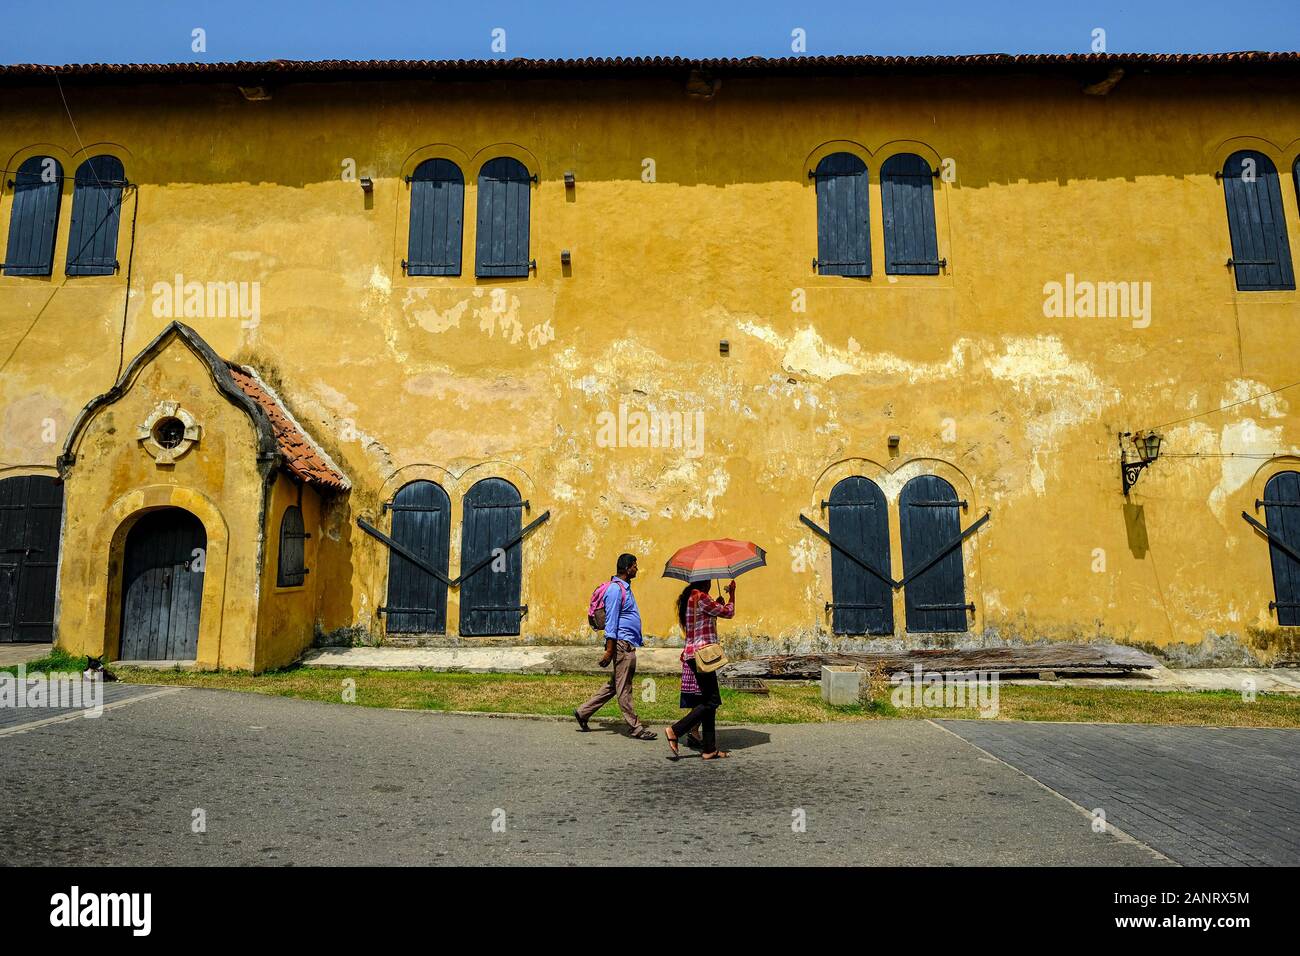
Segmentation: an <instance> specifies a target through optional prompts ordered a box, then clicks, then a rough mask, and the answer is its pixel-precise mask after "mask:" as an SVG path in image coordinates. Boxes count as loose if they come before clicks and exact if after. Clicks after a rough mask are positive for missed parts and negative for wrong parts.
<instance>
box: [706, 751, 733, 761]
mask: <svg viewBox="0 0 1300 956" xmlns="http://www.w3.org/2000/svg"><path fill="white" fill-rule="evenodd" d="M730 756H731V751H730V750H715V751H713V753H711V754H700V759H701V760H721V759H722V758H723V757H730Z"/></svg>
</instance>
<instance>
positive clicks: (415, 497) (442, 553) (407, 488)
mask: <svg viewBox="0 0 1300 956" xmlns="http://www.w3.org/2000/svg"><path fill="white" fill-rule="evenodd" d="M389 507H390V508H391V509H392V512H393V526H392V538H393V540H394V541H396V542H397V543H398V544H400V545H402V546H403V547H404V548H406V550H408V551H410V552H412V553H414V554H415V555H416V556H417V557H419V558H421V559H423V560H424V561H425V562H426V563H428V564H431V565H432V566H433V567H435V568H437V569H438V570H439V571H441V572H442V573H443V574H446V573H447V567H448V555H449V554H450V551H451V499H450V498H448V497H447V492H445V491H443V490H442V487H441V486H439V485H437V484H435V483H434V482H432V481H413V482H411V483H410V484H408V485H403V486H402V488H401V489H400V490H399V491H398V492H397V494H396V495H395V496H394V497H393V503H392V504H391V505H390V506H389ZM384 613H385V614H386V615H387V624H386V629H387V631H388V633H389V634H443V633H446V630H447V585H446V583H445V582H443V581H442V580H440V579H439V578H437V577H435V576H434V575H432V574H430V573H429V572H427V571H425V570H424V569H423V568H421V567H418V566H417V565H415V564H412V563H411V562H410V561H408V560H406V558H404V557H402V556H401V555H400V554H398V553H397V552H396V551H393V550H392V549H389V552H388V604H387V606H386V608H385V611H384Z"/></svg>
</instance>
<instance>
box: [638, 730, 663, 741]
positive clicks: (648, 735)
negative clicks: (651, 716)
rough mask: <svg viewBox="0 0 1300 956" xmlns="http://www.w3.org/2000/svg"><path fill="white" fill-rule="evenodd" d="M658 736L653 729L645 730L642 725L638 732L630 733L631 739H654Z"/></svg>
mask: <svg viewBox="0 0 1300 956" xmlns="http://www.w3.org/2000/svg"><path fill="white" fill-rule="evenodd" d="M658 736H659V735H658V734H657V733H655V732H654V731H653V730H646V728H644V727H642V728H641V732H640V733H636V734H633V735H632V739H633V740H654V739H655V738H656V737H658Z"/></svg>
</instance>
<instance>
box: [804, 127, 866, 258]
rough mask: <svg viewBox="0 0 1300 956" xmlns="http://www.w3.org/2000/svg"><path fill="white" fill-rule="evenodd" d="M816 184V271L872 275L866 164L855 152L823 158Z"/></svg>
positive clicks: (815, 177) (814, 176)
mask: <svg viewBox="0 0 1300 956" xmlns="http://www.w3.org/2000/svg"><path fill="white" fill-rule="evenodd" d="M813 179H814V180H815V181H816V184H817V274H818V275H824V276H869V275H871V217H870V207H869V203H868V194H867V164H866V163H864V162H863V161H862V160H861V159H860V158H858V157H857V156H854V155H853V154H852V153H831V154H830V155H829V156H824V157H822V160H821V162H819V163H818V164H817V168H816V169H815V170H814V171H813Z"/></svg>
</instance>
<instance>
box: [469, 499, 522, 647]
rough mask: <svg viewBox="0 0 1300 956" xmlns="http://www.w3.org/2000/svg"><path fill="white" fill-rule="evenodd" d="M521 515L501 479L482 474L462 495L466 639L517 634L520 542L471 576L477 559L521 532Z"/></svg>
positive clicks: (517, 500) (516, 503)
mask: <svg viewBox="0 0 1300 956" xmlns="http://www.w3.org/2000/svg"><path fill="white" fill-rule="evenodd" d="M522 519H523V502H522V501H521V500H520V498H519V492H518V491H517V490H516V489H515V486H514V485H512V484H510V482H508V481H505V480H504V479H501V478H484V479H483V480H482V481H479V482H476V483H475V484H474V486H473V487H472V488H470V490H469V492H468V493H466V495H465V513H464V517H463V519H462V524H461V538H460V566H461V574H462V575H465V574H469V576H468V577H467V578H465V579H464V580H463V581H461V584H460V633H461V635H462V636H464V637H486V636H490V635H493V636H494V635H507V634H518V633H519V620H520V618H521V616H522V615H523V611H524V609H523V607H522V605H520V603H519V602H520V591H521V586H522V582H523V545H522V544H520V543H518V542H516V543H515V544H514V545H513V546H512V547H510V548H506V550H505V553H504V555H503V556H502V557H501V560H502V561H504V568H503V569H501V564H500V563H499V562H498V563H497V567H498V568H499V569H500V570H497V569H494V568H493V567H492V562H489V563H487V564H485V565H484V566H483V567H481V568H479V569H478V570H477V571H474V572H473V573H472V574H470V571H471V569H472V568H474V566H475V565H477V564H478V563H479V562H480V561H483V560H485V559H487V558H490V557H492V551H493V549H495V548H503V547H505V545H506V544H507V543H508V542H509V541H510V540H511V539H513V538H514V537H515V536H516V535H517V534H519V529H520V522H521V520H522Z"/></svg>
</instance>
